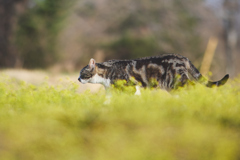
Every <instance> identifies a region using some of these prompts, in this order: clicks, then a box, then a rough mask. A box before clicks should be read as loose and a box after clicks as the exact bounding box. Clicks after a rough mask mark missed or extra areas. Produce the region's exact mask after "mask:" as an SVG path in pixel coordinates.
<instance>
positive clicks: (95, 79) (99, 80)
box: [89, 74, 110, 88]
mask: <svg viewBox="0 0 240 160" xmlns="http://www.w3.org/2000/svg"><path fill="white" fill-rule="evenodd" d="M89 83H98V84H102V85H104V87H107V88H108V87H110V79H105V78H103V77H101V76H99V75H98V74H95V75H94V76H93V77H92V78H90V79H89Z"/></svg>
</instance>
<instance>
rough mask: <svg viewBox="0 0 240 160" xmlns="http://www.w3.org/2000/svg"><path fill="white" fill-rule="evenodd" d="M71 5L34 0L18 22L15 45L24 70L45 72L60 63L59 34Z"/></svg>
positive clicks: (60, 0) (50, 0)
mask: <svg viewBox="0 0 240 160" xmlns="http://www.w3.org/2000/svg"><path fill="white" fill-rule="evenodd" d="M72 1H74V0H71V1H68V2H66V1H65V0H58V1H55V0H33V1H32V2H31V3H33V4H34V6H33V7H31V8H29V9H28V11H27V12H26V13H25V14H23V15H22V16H21V17H20V18H19V21H18V30H17V36H16V44H17V46H18V49H19V52H20V59H21V60H22V61H23V62H22V63H23V67H26V68H40V67H41V68H46V67H48V66H50V65H52V64H53V63H55V62H57V60H58V59H59V55H58V54H57V50H56V44H57V38H58V33H59V31H60V29H61V28H62V26H63V23H62V22H63V20H64V18H65V17H66V15H67V10H68V7H69V6H70V4H71V3H72Z"/></svg>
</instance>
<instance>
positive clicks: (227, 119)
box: [0, 75, 240, 160]
mask: <svg viewBox="0 0 240 160" xmlns="http://www.w3.org/2000/svg"><path fill="white" fill-rule="evenodd" d="M239 82H240V81H239V80H234V81H230V82H228V83H227V85H225V86H223V87H220V88H206V87H204V86H201V85H196V86H195V87H187V88H184V89H180V90H178V91H174V92H171V94H169V93H167V92H165V91H161V90H155V89H152V90H149V89H147V90H144V89H143V90H141V92H142V95H141V96H135V95H134V94H133V93H132V92H131V91H130V92H128V91H125V92H121V91H120V90H114V91H112V97H111V101H110V103H109V104H106V103H105V102H106V98H105V91H104V90H100V91H99V92H97V93H90V92H88V91H86V92H84V93H81V94H80V93H78V92H77V91H76V90H77V88H78V86H79V85H82V84H79V83H75V82H71V81H69V83H61V82H59V85H57V86H54V87H53V86H49V85H48V84H47V82H44V83H42V84H41V85H38V86H34V85H31V84H27V83H25V82H22V81H18V80H15V79H11V78H9V77H7V76H5V75H0V159H3V160H15V159H20V160H44V159H47V160H50V159H56V160H61V159H64V160H65V159H66V160H94V159H96V160H134V159H136V160H139V159H142V160H155V159H156V160H202V159H204V160H237V159H239V158H240V85H239Z"/></svg>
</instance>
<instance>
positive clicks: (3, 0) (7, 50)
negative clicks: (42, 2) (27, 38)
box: [0, 0, 27, 68]
mask: <svg viewBox="0 0 240 160" xmlns="http://www.w3.org/2000/svg"><path fill="white" fill-rule="evenodd" d="M26 1H27V0H0V68H3V67H4V68H5V67H14V66H15V65H16V60H17V53H16V50H15V49H14V45H13V42H12V41H13V32H14V28H15V26H16V24H17V16H18V9H20V8H21V7H20V6H21V5H25V4H26V3H25V2H26ZM17 5H18V8H17Z"/></svg>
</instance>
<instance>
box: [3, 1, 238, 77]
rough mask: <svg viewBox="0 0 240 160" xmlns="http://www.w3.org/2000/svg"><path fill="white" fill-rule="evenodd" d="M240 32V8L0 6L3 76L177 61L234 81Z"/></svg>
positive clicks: (224, 4) (225, 4) (210, 4)
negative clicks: (174, 57) (155, 59)
mask: <svg viewBox="0 0 240 160" xmlns="http://www.w3.org/2000/svg"><path fill="white" fill-rule="evenodd" d="M239 28H240V0H184V1H183V0H148V1H146V0H121V1H113V0H57V1H56V0H0V68H2V69H6V68H13V69H43V70H45V69H46V70H52V71H54V72H76V71H79V70H80V69H81V68H82V67H83V66H85V65H87V63H88V61H89V59H90V58H92V57H93V58H95V59H96V61H97V62H102V61H105V60H109V59H131V58H138V57H144V56H154V55H159V54H162V53H178V54H181V55H184V56H186V57H188V58H189V59H190V60H191V61H192V62H193V64H194V65H195V66H196V67H197V68H198V69H201V70H202V72H204V74H205V75H208V71H210V72H212V73H213V74H212V77H211V78H213V79H214V78H215V79H220V78H222V77H223V75H224V74H226V73H229V74H230V76H231V77H232V78H233V77H235V76H237V75H238V74H239V73H240V72H239V70H238V68H239V67H240V63H239V62H238V60H239V58H240V53H239V52H240V50H239V49H240V40H239V35H240V29H239ZM204 58H205V60H203V59H204ZM205 64H206V66H207V65H209V67H207V68H205V70H204V68H202V66H203V65H205Z"/></svg>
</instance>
